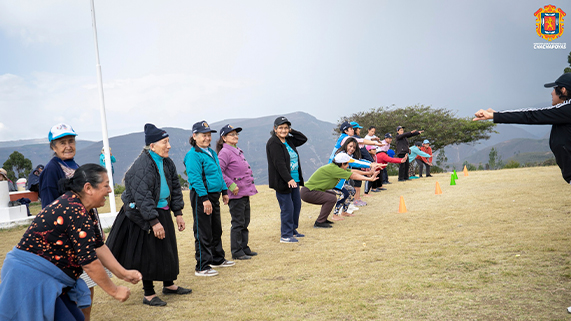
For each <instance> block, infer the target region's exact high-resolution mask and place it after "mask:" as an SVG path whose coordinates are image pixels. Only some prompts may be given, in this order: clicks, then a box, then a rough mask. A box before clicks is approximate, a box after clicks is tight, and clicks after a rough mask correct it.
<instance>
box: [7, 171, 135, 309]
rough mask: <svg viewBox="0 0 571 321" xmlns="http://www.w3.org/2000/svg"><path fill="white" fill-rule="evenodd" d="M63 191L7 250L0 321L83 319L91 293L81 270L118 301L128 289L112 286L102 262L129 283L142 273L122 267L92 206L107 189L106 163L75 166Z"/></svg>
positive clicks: (102, 201)
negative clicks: (8, 250) (104, 165)
mask: <svg viewBox="0 0 571 321" xmlns="http://www.w3.org/2000/svg"><path fill="white" fill-rule="evenodd" d="M60 184H61V185H60V186H61V187H62V188H63V189H64V190H65V191H66V192H65V193H64V194H63V195H61V196H60V197H59V198H57V199H56V200H55V201H53V202H52V203H51V204H49V205H48V206H46V207H45V208H44V209H43V210H42V211H41V212H40V213H39V214H38V215H37V216H36V218H35V219H34V220H33V221H32V223H31V224H30V227H29V228H28V229H27V230H26V232H25V233H24V236H23V237H22V239H21V240H20V242H19V243H18V245H17V246H15V247H14V249H13V250H12V251H10V252H9V253H8V254H7V255H6V259H5V260H4V264H3V266H2V272H1V277H2V283H1V284H0V319H1V320H54V319H55V320H83V319H84V316H83V313H82V312H81V310H80V309H81V308H86V307H88V306H90V304H91V299H90V292H89V289H88V288H87V285H86V284H85V282H84V281H83V280H82V279H80V278H79V276H80V275H81V273H82V272H83V271H85V272H86V273H87V275H89V277H91V279H92V280H93V281H95V283H97V285H99V286H100V287H101V289H103V291H105V292H107V294H109V295H111V296H112V297H113V298H115V299H117V300H118V301H121V302H123V301H125V300H127V299H128V298H129V295H130V294H131V291H130V290H129V288H127V287H124V286H116V285H115V284H114V283H113V282H112V281H111V279H109V277H108V276H107V273H106V272H105V270H104V269H103V267H104V266H105V267H107V268H108V269H109V270H110V271H111V272H113V274H115V275H116V276H117V277H119V278H120V279H123V280H125V281H128V282H131V283H133V284H135V283H137V282H139V281H140V280H141V278H142V277H141V273H139V272H138V271H136V270H125V269H124V268H123V267H122V266H121V265H120V264H119V263H118V262H117V260H115V257H113V254H111V252H110V251H109V249H108V248H107V246H105V244H104V243H103V239H102V237H101V233H100V230H99V228H98V220H99V218H98V216H97V214H96V212H95V211H94V209H95V208H97V207H101V206H103V205H105V196H106V195H108V194H109V193H110V192H111V187H110V186H109V178H108V176H107V172H106V170H105V168H103V167H101V166H99V165H96V164H86V165H83V166H81V167H79V168H78V169H77V170H76V171H75V174H74V175H73V176H72V177H71V178H68V179H65V180H63V181H62V182H61V183H60Z"/></svg>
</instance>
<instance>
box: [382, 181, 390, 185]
mask: <svg viewBox="0 0 571 321" xmlns="http://www.w3.org/2000/svg"><path fill="white" fill-rule="evenodd" d="M385 184H392V183H391V182H389V181H386V182H383V185H385Z"/></svg>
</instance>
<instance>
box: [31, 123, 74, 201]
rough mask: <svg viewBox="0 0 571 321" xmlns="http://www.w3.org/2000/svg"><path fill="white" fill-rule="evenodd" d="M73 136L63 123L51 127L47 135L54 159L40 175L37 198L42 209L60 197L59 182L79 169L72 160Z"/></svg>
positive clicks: (72, 131) (68, 127) (71, 131)
mask: <svg viewBox="0 0 571 321" xmlns="http://www.w3.org/2000/svg"><path fill="white" fill-rule="evenodd" d="M75 136H77V134H76V133H75V131H74V130H73V128H72V127H71V126H69V125H67V124H64V123H61V124H57V125H55V126H53V127H52V129H51V130H50V132H49V134H48V140H49V141H50V148H51V149H52V150H53V151H54V157H53V158H52V159H51V160H50V161H49V162H48V163H47V164H46V167H45V168H44V170H43V171H42V173H41V174H40V191H39V197H40V199H41V200H42V208H44V207H46V206H48V205H49V204H51V203H52V202H53V201H54V200H55V199H56V198H58V197H59V196H60V195H61V193H60V192H59V190H58V182H59V180H60V179H62V178H66V177H68V178H69V177H71V176H73V173H74V171H75V170H76V169H77V168H78V167H79V165H78V164H77V163H76V162H75V160H74V159H73V158H74V157H75Z"/></svg>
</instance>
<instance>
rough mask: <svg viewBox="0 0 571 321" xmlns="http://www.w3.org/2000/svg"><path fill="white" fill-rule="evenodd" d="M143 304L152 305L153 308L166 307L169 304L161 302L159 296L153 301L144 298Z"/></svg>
mask: <svg viewBox="0 0 571 321" xmlns="http://www.w3.org/2000/svg"><path fill="white" fill-rule="evenodd" d="M143 304H146V305H150V306H152V307H164V306H165V305H167V303H166V302H165V301H163V300H161V299H160V298H159V297H158V296H156V297H154V298H152V299H151V301H149V300H147V299H145V298H143Z"/></svg>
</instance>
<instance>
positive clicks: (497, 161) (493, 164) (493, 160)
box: [488, 147, 504, 169]
mask: <svg viewBox="0 0 571 321" xmlns="http://www.w3.org/2000/svg"><path fill="white" fill-rule="evenodd" d="M488 156H489V160H488V164H489V165H490V169H501V168H503V167H504V162H503V161H502V157H501V156H500V155H498V151H497V150H496V149H495V148H494V147H492V149H491V150H490V154H488Z"/></svg>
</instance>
